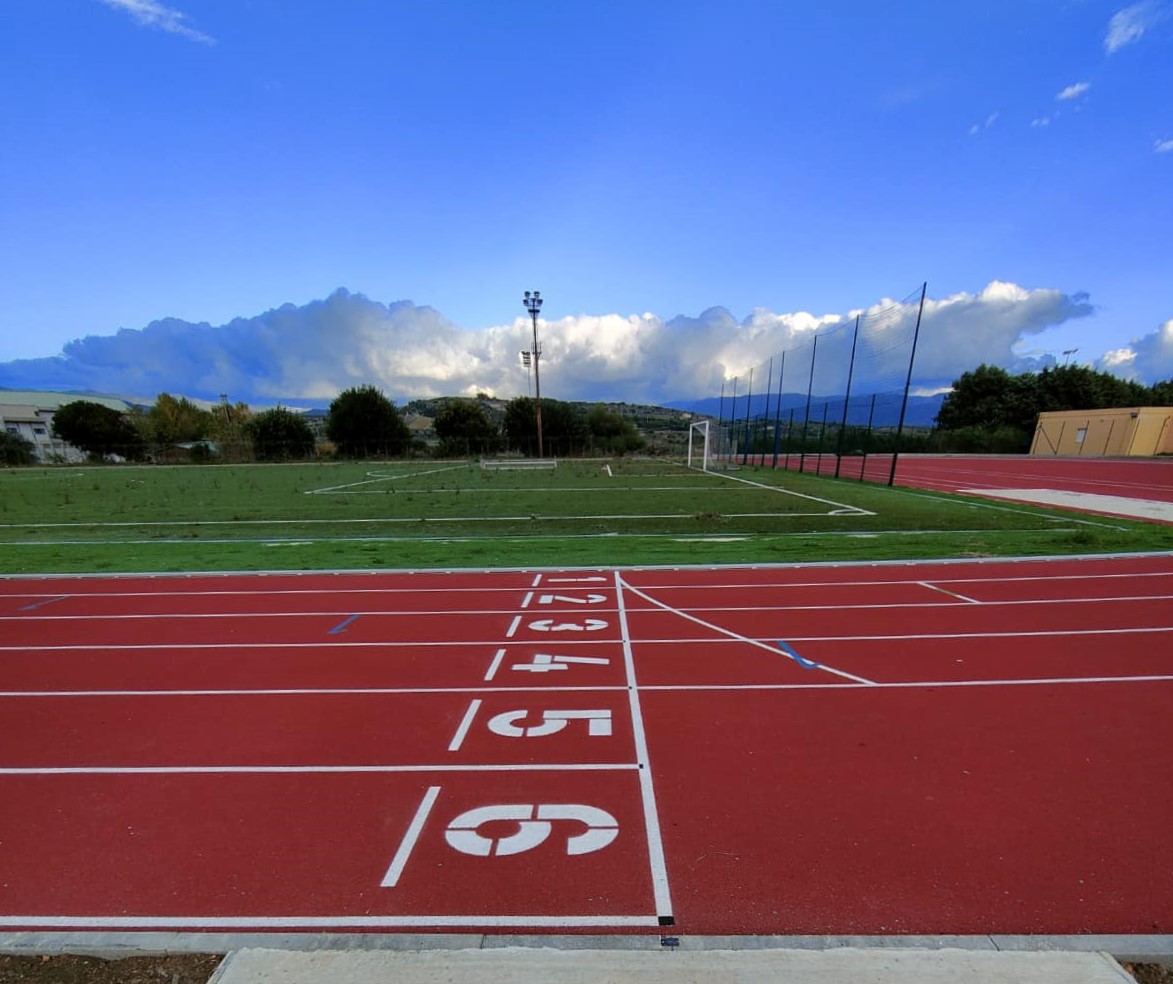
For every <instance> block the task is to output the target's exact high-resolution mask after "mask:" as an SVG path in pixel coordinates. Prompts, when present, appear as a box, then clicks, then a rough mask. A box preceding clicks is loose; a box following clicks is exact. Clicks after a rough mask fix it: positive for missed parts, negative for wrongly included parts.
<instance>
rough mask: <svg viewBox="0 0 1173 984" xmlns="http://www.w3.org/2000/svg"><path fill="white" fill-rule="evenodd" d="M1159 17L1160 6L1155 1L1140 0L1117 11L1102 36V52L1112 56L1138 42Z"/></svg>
mask: <svg viewBox="0 0 1173 984" xmlns="http://www.w3.org/2000/svg"><path fill="white" fill-rule="evenodd" d="M1159 16H1160V5H1159V4H1158V3H1157V2H1156V0H1142V2H1141V3H1134V4H1133V5H1132V6H1130V7H1125V8H1124V9H1123V10H1118V11H1116V13H1114V14H1113V15H1112V19H1111V20H1110V21H1108V31H1107V33H1106V34H1105V35H1104V50H1105V51H1107V52H1108V54H1110V55H1111V54H1114V53H1115V52H1117V51H1119V50H1120V49H1121V48H1123V47H1126V46H1127V45H1130V44H1133V43H1134V42H1136V41H1139V40H1140V39H1141V37H1143V36H1144V33H1145V31H1147V30H1148V29H1149V28H1150V27H1152V26H1153V24H1155V23H1156V22H1157V20H1158V19H1159Z"/></svg>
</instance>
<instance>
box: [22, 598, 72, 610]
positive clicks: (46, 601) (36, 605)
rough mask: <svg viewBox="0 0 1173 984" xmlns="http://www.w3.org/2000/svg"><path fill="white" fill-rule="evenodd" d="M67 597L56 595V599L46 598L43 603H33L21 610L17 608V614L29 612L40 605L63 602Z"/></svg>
mask: <svg viewBox="0 0 1173 984" xmlns="http://www.w3.org/2000/svg"><path fill="white" fill-rule="evenodd" d="M68 597H69V595H58V596H57V597H56V598H46V599H45V600H44V601H34V602H33V603H32V604H31V605H25V606H24V607H23V608H18V609H17V611H18V612H31V611H33V610H34V609H36V608H40V607H41V606H42V605H51V604H53V602H55V601H64V600H65V599H66V598H68Z"/></svg>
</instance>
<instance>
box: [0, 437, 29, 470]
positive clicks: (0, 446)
mask: <svg viewBox="0 0 1173 984" xmlns="http://www.w3.org/2000/svg"><path fill="white" fill-rule="evenodd" d="M32 463H33V445H32V443H31V442H30V441H26V440H25V439H24V438H23V437H21V436H20V435H19V434H10V433H8V431H0V464H3V465H31V464H32Z"/></svg>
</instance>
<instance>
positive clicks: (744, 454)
mask: <svg viewBox="0 0 1173 984" xmlns="http://www.w3.org/2000/svg"><path fill="white" fill-rule="evenodd" d="M751 403H753V366H750V369H749V388H748V389H747V390H746V393H745V447H743V448H742V449H741V463H742V464H743V465H744V464H745V463H746V462H747V461H748V460H749V408H750V404H751Z"/></svg>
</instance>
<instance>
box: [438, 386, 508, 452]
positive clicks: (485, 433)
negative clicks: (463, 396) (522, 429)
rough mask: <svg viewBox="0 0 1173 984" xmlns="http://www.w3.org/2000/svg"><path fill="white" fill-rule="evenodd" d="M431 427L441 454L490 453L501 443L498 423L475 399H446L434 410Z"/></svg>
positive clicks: (498, 448)
mask: <svg viewBox="0 0 1173 984" xmlns="http://www.w3.org/2000/svg"><path fill="white" fill-rule="evenodd" d="M433 427H434V428H435V430H436V436H437V437H438V438H440V453H441V454H445V455H466V454H474V453H477V454H491V453H492V452H494V451H497V450H500V447H501V434H500V431H499V430H498V428H497V425H496V424H495V423H493V421H492V420H490V419H489V415H488V414H487V413H485V408H484V407H483V406H482V405H481V404H480V403H478V402H476V401H475V400H459V399H453V400H448V401H447V402H445V404H444V405H443V406H442V407H440V409H439V411H437V413H436V417H435V421H434V423H433Z"/></svg>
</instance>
